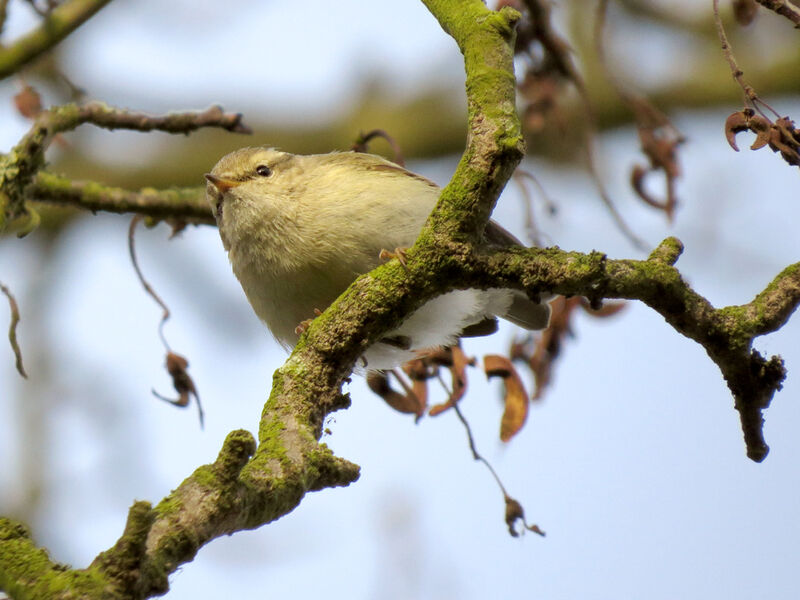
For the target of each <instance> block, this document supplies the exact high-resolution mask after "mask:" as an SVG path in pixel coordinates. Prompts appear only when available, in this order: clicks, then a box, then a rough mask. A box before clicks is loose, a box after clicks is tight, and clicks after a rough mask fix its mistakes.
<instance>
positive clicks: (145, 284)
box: [128, 215, 171, 352]
mask: <svg viewBox="0 0 800 600" xmlns="http://www.w3.org/2000/svg"><path fill="white" fill-rule="evenodd" d="M141 220H142V217H141V215H135V216H134V217H133V218H132V219H131V225H130V227H129V228H128V252H129V253H130V255H131V262H132V263H133V268H134V269H135V270H136V275H137V277H139V282H140V283H141V284H142V287H143V288H144V291H145V292H147V293H148V294H149V295H150V297H151V298H152V299H153V300H155V301H156V303H157V304H158V305H159V306H160V307H161V309H162V310H163V311H164V313H163V315H162V316H161V322H160V323H159V324H158V335H159V337H160V338H161V343H163V344H164V348H166V350H167V352H171V350H170V347H169V344H168V343H167V338H166V337H165V336H164V323H166V322H167V319H169V316H170V313H169V308H168V307H167V305H166V303H165V302H164V301H163V300H162V299H161V298H160V297H159V295H158V294H156V292H155V290H154V289H153V288H152V287H151V286H150V284H149V283H148V282H147V280H146V279H145V278H144V275H143V274H142V270H141V269H140V268H139V263H138V261H137V260H136V249H135V247H134V235H133V234H134V232H135V231H136V225H138V224H139V221H141Z"/></svg>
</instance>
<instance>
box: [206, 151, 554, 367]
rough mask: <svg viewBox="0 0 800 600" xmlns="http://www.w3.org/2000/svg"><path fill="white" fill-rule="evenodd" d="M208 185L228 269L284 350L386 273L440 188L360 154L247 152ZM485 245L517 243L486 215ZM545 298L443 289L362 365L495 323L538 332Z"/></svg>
mask: <svg viewBox="0 0 800 600" xmlns="http://www.w3.org/2000/svg"><path fill="white" fill-rule="evenodd" d="M205 178H206V181H207V184H206V196H207V200H208V202H209V203H210V205H211V208H212V210H213V212H214V216H215V219H216V222H217V226H218V229H219V235H220V237H221V239H222V244H223V247H224V248H225V250H226V251H227V253H228V257H229V259H230V263H231V266H232V269H233V272H234V274H235V276H236V278H237V279H238V280H239V282H240V284H241V286H242V289H243V290H244V293H245V295H246V296H247V299H248V301H249V302H250V305H251V306H252V308H253V310H254V311H255V313H256V315H257V316H258V317H259V318H260V319H261V320H262V321H263V322H264V323H265V324H266V325H267V327H268V328H269V330H270V332H271V333H272V335H273V336H274V337H275V339H276V340H277V341H278V342H279V343H280V344H281V345H282V346H283V347H284V348H286V349H287V350H289V349H291V348H292V347H293V346H294V345H295V344H296V343H297V340H298V337H299V334H300V333H301V332H302V330H303V324H305V323H308V322H309V319H310V318H311V317H313V316H314V315H315V314H320V312H321V311H322V310H324V309H325V308H327V307H328V306H329V305H330V304H331V303H332V302H333V301H334V300H335V299H336V298H337V297H338V296H339V295H340V294H341V293H342V292H344V291H345V290H346V289H347V287H348V286H349V285H350V284H351V283H352V282H353V281H355V279H357V278H358V277H359V276H360V275H362V274H364V273H367V272H369V271H371V270H372V269H374V268H376V267H377V266H379V265H380V264H381V262H382V261H383V260H385V256H386V253H387V250H389V249H404V248H408V247H410V246H412V245H413V244H414V241H415V240H416V238H417V236H418V235H419V233H420V230H421V229H422V226H423V224H424V223H425V220H426V219H427V217H428V215H429V214H430V212H431V211H432V210H433V207H434V206H435V204H436V202H437V200H438V197H439V193H440V188H439V186H437V185H436V184H435V183H433V182H432V181H430V180H428V179H427V178H425V177H424V176H422V175H419V174H417V173H414V172H412V171H409V170H407V169H405V168H403V167H401V166H400V165H397V164H395V163H393V162H390V161H389V160H387V159H385V158H383V157H380V156H377V155H373V154H367V153H361V152H331V153H327V154H312V155H295V154H291V153H288V152H282V151H280V150H277V149H275V148H271V147H247V148H242V149H239V150H236V151H234V152H231V153H230V154H227V155H225V156H224V157H222V158H221V159H220V160H219V161H218V162H217V164H216V165H215V166H214V167H213V168H212V170H211V172H210V173H207V174H206V175H205ZM484 239H485V241H486V242H487V243H489V244H491V245H495V246H499V247H509V246H514V245H522V243H521V242H520V241H519V240H518V239H517V238H515V237H514V236H513V235H512V234H511V233H509V232H508V231H506V230H505V229H503V228H502V227H501V226H500V225H498V224H497V223H496V222H495V221H491V220H490V221H489V223H488V225H487V227H486V230H485V233H484ZM395 254H397V253H395ZM399 254H400V255H401V256H402V250H401V251H400V253H399ZM544 300H546V298H542V299H541V301H539V302H537V301H534V300H532V299H530V298H529V297H528V296H527V295H526V294H525V293H524V292H522V291H520V290H515V289H501V288H492V289H487V290H483V289H480V290H479V289H456V290H453V291H450V292H447V293H445V294H442V295H440V296H437V297H435V298H433V299H431V300H429V301H428V302H426V303H425V304H424V305H423V306H421V307H420V308H419V309H417V310H416V311H415V312H413V313H412V314H411V315H409V316H408V317H407V318H406V319H405V320H404V321H403V322H402V323H401V325H400V326H399V327H398V328H397V329H396V330H395V331H392V332H390V333H388V334H387V335H385V336H384V337H382V338H381V339H380V340H379V341H378V342H376V343H374V344H373V345H372V346H370V347H369V348H367V349H366V351H365V352H364V355H363V359H364V362H365V364H366V368H367V369H368V370H374V369H378V370H381V369H391V368H393V367H395V366H397V365H400V364H402V363H403V362H405V361H407V360H411V359H413V358H416V357H418V356H420V355H422V354H424V353H425V351H426V350H432V349H437V348H439V347H442V346H449V345H452V344H455V343H456V342H457V340H458V339H459V338H461V337H473V336H481V335H487V334H490V333H493V332H494V331H496V329H497V317H501V318H503V319H506V320H508V321H510V322H511V323H514V324H515V325H518V326H520V327H522V328H524V329H528V330H535V329H543V328H545V327H547V325H548V322H549V317H550V307H549V305H548V304H547V303H546V302H544Z"/></svg>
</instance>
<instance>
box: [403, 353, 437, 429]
mask: <svg viewBox="0 0 800 600" xmlns="http://www.w3.org/2000/svg"><path fill="white" fill-rule="evenodd" d="M403 372H405V374H406V375H408V378H409V379H410V380H411V391H412V392H413V393H414V396H416V398H417V401H418V405H419V409H418V412H417V413H416V414H417V418H420V417H422V415H423V414H424V412H425V409H426V408H427V407H428V379H430V378H431V377H436V368H435V367H431V366H430V365H428V364H427V363H426V362H425V360H423V359H422V358H417V359H415V360H410V361H408V362H407V363H406V364H404V365H403Z"/></svg>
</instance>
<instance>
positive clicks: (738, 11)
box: [733, 0, 758, 27]
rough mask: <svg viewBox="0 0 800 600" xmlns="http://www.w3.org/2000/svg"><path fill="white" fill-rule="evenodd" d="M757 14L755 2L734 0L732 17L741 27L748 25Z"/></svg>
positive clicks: (753, 0) (751, 0) (752, 0)
mask: <svg viewBox="0 0 800 600" xmlns="http://www.w3.org/2000/svg"><path fill="white" fill-rule="evenodd" d="M757 14H758V5H757V4H756V2H755V0H734V1H733V16H734V18H735V19H736V22H737V23H738V24H739V25H741V26H742V27H746V26H747V25H750V24H751V23H752V22H753V21H754V20H755V18H756V15H757Z"/></svg>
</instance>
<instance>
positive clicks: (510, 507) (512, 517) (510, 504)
mask: <svg viewBox="0 0 800 600" xmlns="http://www.w3.org/2000/svg"><path fill="white" fill-rule="evenodd" d="M505 501H506V525H508V533H510V534H511V537H519V533H520V532H518V531H517V529H516V524H517V522H518V521H520V522H521V523H522V527H523V529H522V531H523V532H524V531H525V530H528V531H532V532H533V533H536V534H538V535H540V536H542V537H544V536H545V532H544V531H542V530H541V529H539V526H538V525H528V523H526V522H525V511H524V510H523V509H522V505H521V504H520V503H519V502H517V501H516V500H514V498H512V497H511V496H509V495H506V496H505Z"/></svg>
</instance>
